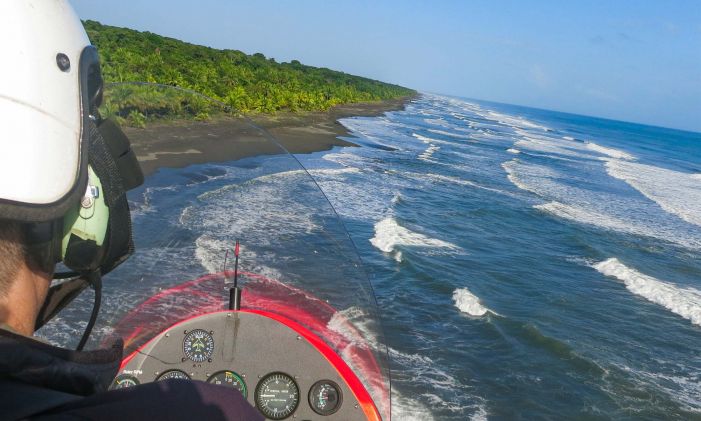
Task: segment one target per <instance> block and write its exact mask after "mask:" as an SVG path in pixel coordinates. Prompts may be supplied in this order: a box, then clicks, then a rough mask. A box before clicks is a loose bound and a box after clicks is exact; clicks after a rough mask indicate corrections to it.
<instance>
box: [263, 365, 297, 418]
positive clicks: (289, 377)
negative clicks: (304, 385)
mask: <svg viewBox="0 0 701 421" xmlns="http://www.w3.org/2000/svg"><path fill="white" fill-rule="evenodd" d="M274 376H284V377H287V378H288V379H289V380H290V381H292V384H294V385H295V388H296V389H297V402H296V403H295V405H294V407H293V408H292V410H291V411H290V413H289V414H287V415H284V416H275V415H274V414H269V413H267V412H266V411H265V410H263V409H262V408H261V405H260V402H259V400H260V399H259V398H260V389H261V387H262V386H263V384H264V383H265V382H266V381H268V380H269V379H270V378H272V377H274ZM300 398H301V393H300V389H299V385H298V384H297V381H295V379H294V377H293V376H290V375H289V374H287V373H283V372H281V371H275V372H272V373H269V374H266V375H265V376H263V377H262V378H261V379H260V381H258V384H257V385H256V391H255V394H254V395H253V400H254V401H255V403H256V408H258V410H259V411H260V413H261V414H263V415H264V416H265V417H267V418H269V419H271V420H284V419H285V418H289V417H291V416H292V415H293V414H294V413H295V411H297V408H299V402H300V400H301V399H300Z"/></svg>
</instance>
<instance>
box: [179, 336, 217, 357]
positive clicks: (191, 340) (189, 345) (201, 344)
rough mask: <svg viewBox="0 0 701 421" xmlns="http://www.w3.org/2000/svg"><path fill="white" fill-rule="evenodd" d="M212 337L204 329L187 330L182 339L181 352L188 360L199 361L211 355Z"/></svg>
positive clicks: (212, 350)
mask: <svg viewBox="0 0 701 421" xmlns="http://www.w3.org/2000/svg"><path fill="white" fill-rule="evenodd" d="M213 352H214V338H213V337H212V334H211V333H209V332H207V331H206V330H204V329H195V330H191V331H189V332H187V334H186V335H185V339H183V353H184V354H185V356H186V357H187V358H189V359H190V361H193V362H196V363H201V362H204V361H206V360H208V359H210V358H211V357H212V353H213Z"/></svg>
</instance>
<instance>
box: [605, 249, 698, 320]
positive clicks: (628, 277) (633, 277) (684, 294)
mask: <svg viewBox="0 0 701 421" xmlns="http://www.w3.org/2000/svg"><path fill="white" fill-rule="evenodd" d="M594 269H596V270H597V271H599V272H600V273H602V274H603V275H605V276H611V277H614V278H616V279H618V280H620V281H622V282H623V283H624V284H625V285H626V288H628V290H629V291H630V292H632V293H633V294H636V295H639V296H641V297H643V298H645V299H646V300H648V301H650V302H653V303H655V304H659V305H661V306H663V307H665V308H666V309H668V310H670V311H671V312H673V313H676V314H678V315H680V316H682V317H684V318H685V319H688V320H690V321H691V323H693V324H695V325H699V326H701V291H699V290H697V289H695V288H691V287H686V288H684V287H680V286H677V285H674V284H671V283H668V282H664V281H661V280H659V279H655V278H653V277H652V276H649V275H645V274H643V273H640V272H638V271H637V270H635V269H633V268H629V267H628V266H626V265H624V264H623V263H621V262H620V261H619V260H618V259H616V258H615V257H612V258H610V259H607V260H604V261H603V262H599V263H597V264H595V265H594Z"/></svg>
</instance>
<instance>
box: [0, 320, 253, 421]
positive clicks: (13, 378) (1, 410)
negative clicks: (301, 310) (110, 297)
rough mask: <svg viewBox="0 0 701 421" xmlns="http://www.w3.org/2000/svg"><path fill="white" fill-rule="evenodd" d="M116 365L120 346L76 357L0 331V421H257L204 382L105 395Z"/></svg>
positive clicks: (232, 397) (240, 402)
mask: <svg viewBox="0 0 701 421" xmlns="http://www.w3.org/2000/svg"><path fill="white" fill-rule="evenodd" d="M121 359H122V343H121V341H118V342H116V343H115V344H114V345H113V346H111V347H109V348H105V349H100V350H95V351H80V352H79V351H72V350H68V349H64V348H59V347H55V346H51V345H48V344H45V343H42V342H39V341H37V340H34V339H31V338H28V337H25V336H22V335H17V334H14V333H12V332H9V331H6V330H3V329H0V419H2V420H13V419H26V418H32V419H42V420H44V419H46V420H54V419H80V420H85V419H88V420H92V419H94V420H111V419H114V420H120V421H123V420H125V419H127V420H129V421H136V420H149V421H153V420H157V419H183V420H185V419H187V420H191V419H207V420H209V419H213V420H262V419H263V418H262V417H261V416H260V414H259V413H258V412H257V411H256V410H255V409H254V408H253V407H251V406H250V405H249V404H248V403H247V402H246V401H245V400H244V399H243V397H242V396H241V395H240V394H239V393H236V392H234V391H232V390H231V389H229V388H226V387H221V386H215V385H211V384H207V383H204V382H197V381H185V380H174V381H165V382H156V383H146V384H143V385H140V386H136V387H131V388H126V389H119V390H112V391H107V389H108V387H109V385H110V384H111V382H112V380H113V379H114V377H115V375H116V374H117V370H118V369H119V364H120V362H121Z"/></svg>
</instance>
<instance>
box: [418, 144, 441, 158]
mask: <svg viewBox="0 0 701 421" xmlns="http://www.w3.org/2000/svg"><path fill="white" fill-rule="evenodd" d="M440 149H441V147H440V146H436V145H429V147H428V148H426V150H425V151H423V152H422V153H421V154H420V155H419V157H418V158H419V159H420V160H422V161H428V162H435V161H434V160H433V159H431V158H432V157H433V154H434V153H436V152H438V151H439V150H440Z"/></svg>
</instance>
